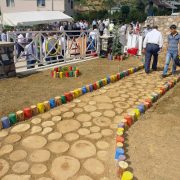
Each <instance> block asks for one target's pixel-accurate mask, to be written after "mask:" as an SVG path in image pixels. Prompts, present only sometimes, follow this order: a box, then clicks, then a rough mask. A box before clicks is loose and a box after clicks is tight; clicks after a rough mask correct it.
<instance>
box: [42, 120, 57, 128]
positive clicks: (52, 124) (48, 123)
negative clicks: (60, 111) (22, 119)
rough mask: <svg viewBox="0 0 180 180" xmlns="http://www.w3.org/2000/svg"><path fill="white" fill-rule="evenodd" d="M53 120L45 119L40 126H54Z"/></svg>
mask: <svg viewBox="0 0 180 180" xmlns="http://www.w3.org/2000/svg"><path fill="white" fill-rule="evenodd" d="M54 125H55V124H54V122H53V121H45V122H43V123H42V127H51V126H54Z"/></svg>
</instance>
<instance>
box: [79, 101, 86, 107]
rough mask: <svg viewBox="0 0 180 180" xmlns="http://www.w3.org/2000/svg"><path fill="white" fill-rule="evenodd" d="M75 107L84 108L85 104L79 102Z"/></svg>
mask: <svg viewBox="0 0 180 180" xmlns="http://www.w3.org/2000/svg"><path fill="white" fill-rule="evenodd" d="M77 105H78V107H84V106H86V103H84V102H80V103H78V104H77Z"/></svg>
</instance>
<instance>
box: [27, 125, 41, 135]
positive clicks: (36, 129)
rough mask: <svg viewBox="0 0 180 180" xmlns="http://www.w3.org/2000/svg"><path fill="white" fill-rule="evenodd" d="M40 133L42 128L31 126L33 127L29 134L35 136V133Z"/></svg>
mask: <svg viewBox="0 0 180 180" xmlns="http://www.w3.org/2000/svg"><path fill="white" fill-rule="evenodd" d="M41 131H42V127H41V126H33V127H32V128H31V132H30V134H36V133H39V132H41Z"/></svg>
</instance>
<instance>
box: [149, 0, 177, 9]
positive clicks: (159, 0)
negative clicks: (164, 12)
mask: <svg viewBox="0 0 180 180" xmlns="http://www.w3.org/2000/svg"><path fill="white" fill-rule="evenodd" d="M152 2H153V3H154V4H156V5H157V6H160V7H164V8H167V9H177V7H176V6H174V5H173V4H171V3H169V2H165V1H162V0H152Z"/></svg>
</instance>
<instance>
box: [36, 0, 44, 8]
mask: <svg viewBox="0 0 180 180" xmlns="http://www.w3.org/2000/svg"><path fill="white" fill-rule="evenodd" d="M37 6H38V7H42V6H45V0H37Z"/></svg>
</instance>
